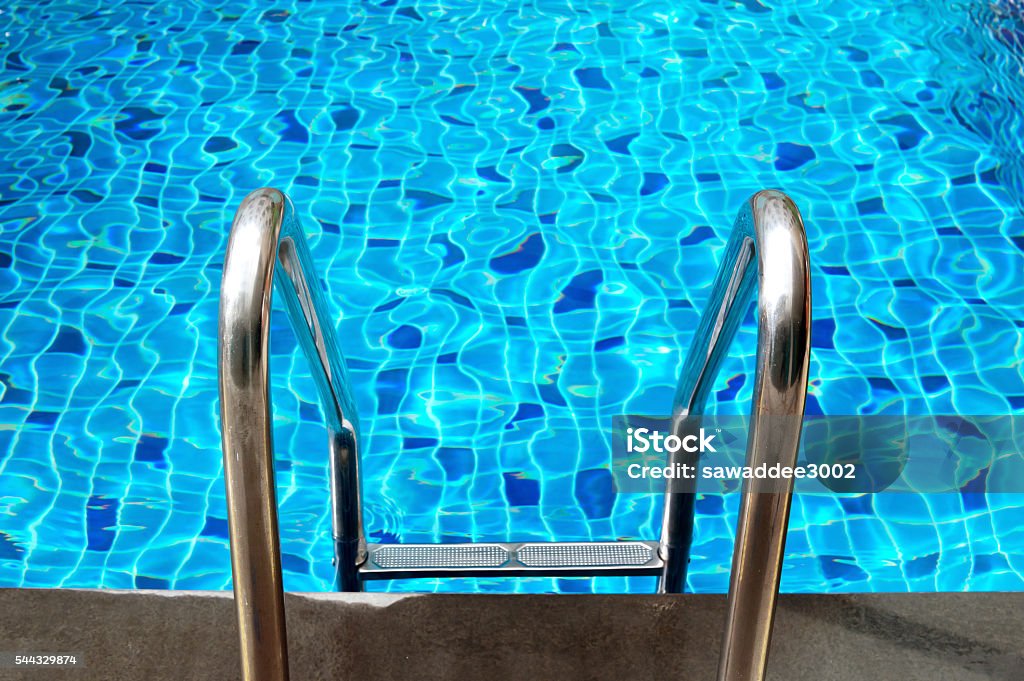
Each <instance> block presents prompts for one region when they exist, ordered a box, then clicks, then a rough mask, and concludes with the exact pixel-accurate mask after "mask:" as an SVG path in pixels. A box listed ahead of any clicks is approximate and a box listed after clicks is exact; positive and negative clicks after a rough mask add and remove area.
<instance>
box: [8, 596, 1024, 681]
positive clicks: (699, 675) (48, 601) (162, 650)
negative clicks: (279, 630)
mask: <svg viewBox="0 0 1024 681" xmlns="http://www.w3.org/2000/svg"><path fill="white" fill-rule="evenodd" d="M287 610H288V627H289V630H288V635H289V646H290V656H291V670H292V679H293V681H308V680H313V679H317V680H319V679H325V680H326V679H332V680H345V679H352V680H356V679H358V680H359V681H376V680H378V679H379V680H388V681H404V680H406V679H409V680H416V681H433V680H436V681H450V680H454V679H458V680H460V681H476V680H483V679H487V680H503V679H524V680H525V679H529V680H531V681H584V680H586V681H604V680H612V679H615V680H625V679H630V680H632V679H644V680H645V681H647V680H649V681H659V680H661V679H664V680H665V681H668V680H670V679H671V680H672V681H697V680H700V681H713V680H714V678H715V676H714V675H715V668H716V664H717V658H718V649H719V638H720V635H721V628H722V624H723V620H724V610H725V598H724V597H722V596H698V595H684V596H667V597H659V596H579V595H571V596H570V595H566V596H492V595H421V596H404V597H403V596H400V595H385V594H347V595H342V594H289V595H288V597H287ZM1022 633H1024V594H912V595H910V594H897V595H890V594H884V595H881V594H873V595H839V596H837V595H828V596H826V595H810V596H802V595H801V596H797V595H784V596H783V597H782V600H781V604H780V609H779V615H778V619H777V624H776V631H775V637H774V639H773V648H772V657H771V662H770V672H769V679H770V680H771V681H800V680H803V679H809V680H810V679H813V680H814V681H868V680H870V681H887V680H892V681H919V680H920V681H924V680H927V681H976V680H981V679H990V680H994V681H1022V680H1024V635H1022ZM4 651H6V652H53V653H59V652H74V653H78V654H80V655H81V656H82V658H83V661H84V667H82V668H75V669H66V670H60V671H56V670H53V669H46V670H41V669H28V670H22V669H12V668H5V669H0V679H3V680H4V681H6V680H8V679H10V680H18V681H20V680H22V679H24V680H28V681H50V680H51V679H52V680H54V681H62V680H63V679H74V680H75V681H93V680H95V681H109V680H112V679H113V680H121V679H124V680H134V679H140V680H145V681H162V680H164V679H167V680H171V679H173V680H174V681H181V680H184V679H217V680H218V681H220V680H234V679H238V678H239V662H238V652H237V642H236V629H235V624H234V610H233V604H232V602H231V598H230V594H227V593H218V592H160V591H148V592H147V591H80V590H50V589H47V590H32V589H6V590H0V652H4Z"/></svg>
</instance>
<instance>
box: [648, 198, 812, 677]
mask: <svg viewBox="0 0 1024 681" xmlns="http://www.w3.org/2000/svg"><path fill="white" fill-rule="evenodd" d="M755 263H756V267H755ZM755 274H756V278H755ZM755 282H756V284H757V291H758V296H757V367H756V378H755V383H754V395H753V405H752V407H751V418H750V432H749V434H748V436H747V465H748V466H755V467H756V466H758V465H760V464H762V463H767V464H768V465H772V464H774V463H776V462H778V463H781V464H782V465H783V466H794V465H796V459H797V450H798V449H799V444H800V429H801V426H802V423H803V414H804V403H805V401H806V397H807V366H808V360H809V358H810V347H811V346H810V333H811V285H810V266H809V262H808V255H807V236H806V234H805V233H804V225H803V220H802V219H801V217H800V211H799V210H797V207H796V205H795V204H794V203H793V201H792V200H791V199H790V198H789V197H788V196H786V195H785V194H783V193H782V192H779V191H773V190H768V191H761V192H758V193H756V194H754V195H753V196H752V197H751V198H750V200H749V201H747V202H746V204H744V206H743V208H742V209H741V210H740V213H739V215H738V216H737V218H736V223H735V225H734V227H733V231H732V236H731V237H730V238H729V242H728V244H727V245H726V247H725V254H724V255H723V257H722V262H721V264H720V265H719V268H718V275H717V276H716V277H715V281H714V284H713V285H712V290H711V298H710V299H709V301H708V304H707V307H706V308H705V310H704V314H703V316H702V317H701V320H700V324H699V325H698V327H697V331H696V333H695V335H694V342H693V344H692V345H691V347H690V351H689V354H688V355H687V356H686V360H685V362H684V363H683V372H682V375H681V376H680V379H679V385H678V388H677V390H676V395H675V400H674V403H673V407H672V417H673V429H674V431H675V432H676V433H677V434H680V436H682V433H684V432H685V433H688V432H691V431H692V430H693V429H694V428H695V426H696V424H698V423H699V420H700V418H701V416H702V415H703V414H704V408H705V405H706V404H707V399H708V395H709V394H710V391H711V388H712V386H713V384H714V381H715V378H716V376H717V375H718V371H719V369H720V368H721V365H722V360H723V359H724V358H725V356H726V354H727V352H728V350H729V346H730V344H731V342H732V340H733V338H734V336H735V335H736V330H737V329H738V328H739V326H740V322H741V321H742V319H743V316H744V314H745V313H746V311H747V305H748V303H749V301H750V296H751V294H752V293H753V291H754V288H755ZM680 463H685V462H684V461H680ZM689 463H690V464H692V463H693V462H692V461H689ZM676 489H677V490H678V488H676ZM769 489H770V491H769ZM792 489H793V481H792V479H790V480H788V481H783V482H780V481H777V480H773V481H771V484H770V486H769V485H766V484H764V482H762V481H758V480H756V479H755V480H748V481H745V484H744V490H743V497H742V501H741V503H740V512H739V524H738V527H737V531H736V543H735V549H734V553H733V561H732V572H731V575H730V579H729V605H728V615H727V620H726V628H725V637H724V641H723V645H722V653H721V660H720V663H719V671H718V678H719V681H760V680H761V679H764V674H765V669H766V667H767V660H768V644H769V641H770V638H771V631H772V625H773V622H774V617H775V603H776V599H777V596H778V591H779V582H780V578H781V574H782V559H783V555H784V550H785V543H786V529H787V524H788V521H789V509H790V505H791V501H792ZM694 496H695V495H694V494H693V489H692V483H691V488H690V490H689V491H682V492H680V491H668V492H666V494H665V511H664V515H663V524H662V534H661V553H662V558H663V559H664V561H665V566H664V568H663V571H662V575H661V577H660V579H659V584H658V590H659V591H660V592H662V593H666V592H667V593H681V592H682V591H683V587H684V585H685V582H686V568H687V562H688V560H689V550H690V542H691V539H692V534H693V511H694Z"/></svg>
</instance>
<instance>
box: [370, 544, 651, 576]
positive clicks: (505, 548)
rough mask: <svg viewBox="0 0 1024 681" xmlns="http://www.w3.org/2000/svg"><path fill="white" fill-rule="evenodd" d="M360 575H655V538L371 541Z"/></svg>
mask: <svg viewBox="0 0 1024 681" xmlns="http://www.w3.org/2000/svg"><path fill="white" fill-rule="evenodd" d="M367 548H368V551H369V555H368V557H367V559H366V562H365V563H363V565H362V566H361V567H360V568H359V573H360V576H361V577H362V578H363V579H402V578H408V577H472V576H493V577H522V576H526V577H529V576H543V575H553V576H561V577H566V576H599V575H604V576H612V575H656V574H658V572H659V570H660V569H661V567H662V560H661V558H660V557H659V556H658V543H657V542H648V541H618V542H555V543H551V542H548V543H544V542H518V543H516V542H513V543H491V544H371V545H370V546H369V547H367Z"/></svg>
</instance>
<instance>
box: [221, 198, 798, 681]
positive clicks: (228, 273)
mask: <svg viewBox="0 0 1024 681" xmlns="http://www.w3.org/2000/svg"><path fill="white" fill-rule="evenodd" d="M278 268H280V270H283V276H280V275H281V272H280V271H279V270H278ZM274 283H277V284H278V286H279V289H280V295H281V297H282V298H283V300H284V304H285V308H286V311H287V314H288V318H289V320H290V322H291V325H292V327H293V328H294V331H295V334H296V337H297V338H298V339H299V344H300V345H301V346H302V349H303V351H304V353H305V355H306V358H307V359H308V360H309V362H310V364H311V365H312V369H313V376H314V380H315V382H316V386H317V390H318V392H319V394H320V399H321V402H322V406H323V412H324V417H325V419H326V425H327V431H328V444H329V449H330V495H331V516H332V522H333V537H334V554H335V566H336V574H337V585H336V586H337V588H338V589H340V590H342V591H359V590H361V588H362V585H363V583H364V582H365V581H366V580H370V579H401V578H408V577H438V576H442V577H443V576H448V577H456V576H458V577H465V576H540V575H550V576H569V575H587V576H599V575H654V576H657V577H658V591H659V592H660V593H681V592H682V591H683V587H684V585H685V582H686V571H687V564H688V562H689V550H690V543H691V539H692V536H693V516H694V501H695V497H696V495H695V494H694V492H693V490H692V489H690V490H689V491H671V492H669V491H666V494H665V507H664V517H663V522H662V532H661V537H660V539H659V540H658V541H608V542H570V543H564V542H556V543H541V542H511V543H510V542H490V543H480V544H436V545H434V544H373V543H368V542H367V541H366V537H365V535H364V532H363V523H362V511H361V502H360V478H359V446H360V437H359V424H358V420H357V418H356V416H355V414H356V412H355V406H354V401H353V399H352V395H351V392H350V383H349V381H348V378H347V376H346V372H345V363H344V360H343V359H342V354H341V351H340V348H339V345H338V341H337V338H336V336H335V332H334V321H333V318H332V317H331V316H330V315H328V314H327V312H326V310H327V306H326V302H325V300H324V294H323V292H322V290H321V286H320V284H319V281H318V279H317V278H316V275H315V270H314V268H313V262H312V258H311V256H310V253H309V249H308V247H307V245H306V241H305V237H304V235H303V233H302V231H301V229H300V227H299V223H298V220H297V217H296V214H295V209H294V207H293V206H292V203H291V201H290V200H289V199H288V198H287V197H286V196H285V195H284V194H282V193H281V192H279V191H276V190H274V189H259V190H256V191H254V192H253V193H251V194H249V196H247V197H246V198H245V200H244V201H243V202H242V205H241V206H240V207H239V209H238V212H237V213H236V215H235V220H234V224H233V225H232V228H231V236H230V241H229V243H228V250H227V255H226V258H225V262H224V275H223V280H222V284H221V293H220V336H219V348H218V373H219V388H220V413H221V422H222V423H221V425H222V443H223V453H224V475H225V479H226V482H227V503H228V523H229V526H230V534H231V567H232V574H233V578H234V591H235V607H236V609H237V617H238V628H239V636H240V644H241V656H242V678H243V679H244V680H245V681H285V680H286V679H287V678H288V650H287V639H286V634H285V615H284V592H283V588H282V580H281V551H280V540H279V536H278V522H277V504H276V499H275V491H274V452H273V433H272V416H271V405H270V396H269V390H268V388H269V381H270V377H269V371H268V356H269V347H270V346H269V333H270V309H271V291H272V288H273V285H274ZM755 288H756V289H757V291H758V295H757V320H758V332H757V365H756V377H755V383H754V390H753V405H752V408H751V419H750V432H749V433H748V438H747V463H748V464H749V465H751V466H756V465H759V464H761V463H767V464H769V465H771V464H773V463H776V462H779V463H781V464H782V465H784V466H792V465H794V464H795V463H796V458H797V449H798V446H799V440H800V429H801V425H802V421H803V413H804V402H805V398H806V394H807V365H808V357H809V353H810V327H811V289H810V281H809V265H808V256H807V239H806V236H805V234H804V227H803V221H802V219H801V217H800V212H799V211H798V210H797V208H796V206H795V205H794V203H793V201H792V200H791V199H790V198H789V197H788V196H786V195H785V194H783V193H781V192H778V191H773V190H767V191H761V192H758V193H756V194H754V195H753V196H752V197H751V198H750V199H749V200H748V201H747V202H745V203H744V205H743V208H742V209H741V210H740V212H739V215H738V217H737V218H736V222H735V225H734V227H733V231H732V235H731V237H730V239H729V242H728V244H727V245H726V249H725V254H724V256H723V259H722V263H721V265H720V266H719V269H718V274H717V276H716V277H715V281H714V284H713V285H712V289H711V297H710V299H709V301H708V305H707V307H706V308H705V311H704V314H703V316H702V317H701V320H700V323H699V325H698V327H697V330H696V333H695V335H694V343H693V345H692V347H691V348H690V350H689V353H688V354H687V356H686V360H685V362H684V365H683V371H682V375H681V377H680V379H679V384H678V389H677V390H676V394H675V399H674V404H673V406H672V417H673V429H674V431H675V432H676V433H677V434H680V435H681V434H684V433H689V432H692V431H693V430H694V429H695V428H696V427H697V425H698V424H699V422H700V418H701V415H702V414H703V413H704V409H705V405H706V403H707V398H708V395H709V393H710V390H711V388H712V386H713V384H714V381H715V377H716V375H717V374H718V371H719V369H720V367H721V364H722V360H723V359H724V357H725V356H726V353H727V352H728V349H729V345H730V344H731V342H732V339H733V337H734V336H735V334H736V330H737V329H738V328H739V325H740V322H741V321H742V318H743V315H744V313H745V312H746V309H747V304H748V302H749V301H750V298H751V295H752V293H753V292H754V290H755ZM778 417H788V418H782V419H780V418H778ZM771 482H772V483H773V487H772V488H771V489H770V490H769V489H768V487H764V488H761V483H759V482H758V481H757V480H747V481H745V483H744V484H745V486H746V487H745V489H744V492H745V493H744V494H743V496H742V501H741V504H740V511H739V525H738V527H737V532H736V543H735V549H734V553H733V561H732V572H731V576H730V581H729V601H728V610H727V619H726V625H725V635H724V640H723V645H722V651H721V658H720V663H719V672H718V679H719V681H761V680H762V679H764V675H765V669H766V665H767V659H768V648H769V641H770V637H771V630H772V623H773V620H774V615H775V602H776V599H777V596H778V591H779V580H780V577H781V571H782V559H783V551H784V548H785V540H786V528H787V523H788V519H789V510H790V503H791V496H792V481H789V484H788V486H786V488H785V489H784V490H783V491H779V487H778V481H771ZM759 488H760V489H759Z"/></svg>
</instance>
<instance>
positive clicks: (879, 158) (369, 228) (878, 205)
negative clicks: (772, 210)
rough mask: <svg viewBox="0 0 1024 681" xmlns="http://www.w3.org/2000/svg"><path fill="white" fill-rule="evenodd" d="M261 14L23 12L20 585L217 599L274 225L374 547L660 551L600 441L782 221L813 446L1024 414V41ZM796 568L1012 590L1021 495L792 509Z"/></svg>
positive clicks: (769, 0)
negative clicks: (570, 546)
mask: <svg viewBox="0 0 1024 681" xmlns="http://www.w3.org/2000/svg"><path fill="white" fill-rule="evenodd" d="M252 4H253V3H248V2H217V3H213V2H165V1H162V0H156V1H151V2H142V1H139V0H133V1H129V0H124V1H121V2H98V1H94V2H85V1H78V2H46V1H35V2H31V3H25V4H23V5H19V4H15V5H14V6H10V4H8V6H5V7H4V9H3V13H2V14H0V65H2V69H3V71H2V75H0V382H2V388H0V389H2V391H3V393H2V402H0V586H47V587H49V586H66V587H72V586H74V587H98V586H102V587H113V588H132V587H156V588H176V589H192V588H201V589H206V588H212V589H223V588H227V587H229V585H230V568H229V562H228V542H227V525H226V520H225V518H226V510H225V501H224V486H223V475H222V467H221V462H220V450H219V445H220V440H219V438H220V435H219V430H218V428H219V426H218V416H217V384H216V375H217V372H216V363H215V349H216V333H217V323H216V315H217V292H218V286H219V280H220V275H221V263H222V261H223V257H224V248H225V245H226V238H227V230H228V226H229V224H230V220H231V216H232V214H233V212H234V209H235V208H236V207H237V205H238V204H239V202H240V201H241V199H242V197H243V196H244V195H245V194H246V193H247V192H248V191H250V190H251V189H254V188H256V187H259V186H264V185H271V186H274V187H277V188H280V189H282V190H284V191H286V192H288V193H289V194H290V195H291V196H292V197H293V198H294V201H295V204H296V206H297V207H298V209H299V212H300V214H301V215H302V219H303V220H304V226H305V229H306V230H307V232H308V234H309V235H310V238H311V240H312V250H313V253H314V256H315V259H316V261H317V265H318V266H319V267H320V271H321V275H322V276H323V277H324V279H325V284H326V287H327V290H328V292H329V299H330V301H331V304H332V306H333V309H334V310H335V311H336V312H337V315H338V318H337V325H338V330H339V334H340V338H341V342H342V346H343V347H344V349H345V352H346V355H347V359H348V362H349V368H350V374H351V377H352V380H353V383H354V392H355V395H356V398H357V401H358V404H359V408H360V411H361V422H362V429H363V433H364V436H365V452H366V454H365V458H364V460H363V471H364V474H365V481H364V488H365V497H366V510H365V514H366V524H367V530H368V532H369V533H370V534H371V536H372V537H374V538H375V539H376V540H379V541H395V540H400V541H405V542H433V541H445V542H452V541H464V540H467V539H475V540H525V539H541V540H548V539H558V540H581V539H609V538H634V537H641V538H655V537H656V536H657V532H658V525H659V514H660V501H661V500H660V499H659V498H657V497H648V496H642V495H616V494H615V490H614V487H613V484H612V478H611V474H610V472H609V469H608V466H609V464H610V450H609V445H608V442H607V438H606V434H605V431H606V429H607V428H608V427H609V425H610V421H611V417H612V416H613V415H615V414H621V413H664V412H665V411H666V410H667V409H668V406H669V404H670V401H671V395H672V391H673V387H674V384H675V379H676V376H677V374H678V371H679V368H680V365H681V360H682V355H683V353H684V350H685V348H687V347H688V346H689V344H690V341H691V336H692V331H693V328H694V326H695V324H696V321H697V318H698V315H699V310H700V309H701V307H702V305H703V302H704V299H705V296H706V294H707V287H708V284H709V283H710V281H711V279H712V277H713V276H714V271H715V265H716V263H717V259H718V257H719V254H720V253H721V249H722V246H723V244H724V240H725V238H726V236H727V235H728V231H729V229H730V227H731V224H732V220H733V217H734V216H735V213H736V211H737V210H738V209H739V207H740V205H741V203H742V202H743V200H744V199H745V198H746V197H747V196H748V195H749V194H751V193H752V192H753V191H756V190H758V189H761V188H763V187H778V188H782V189H784V190H785V191H786V192H788V193H789V194H790V195H792V196H793V197H794V199H795V200H796V202H797V204H798V205H799V206H800V207H801V209H802V211H803V214H804V218H805V221H806V224H807V229H808V238H809V241H810V250H811V255H812V259H813V269H812V277H813V290H814V318H815V322H814V328H813V345H814V348H813V356H812V360H811V377H812V386H811V392H812V396H811V398H810V401H809V407H808V408H809V410H810V411H811V412H812V413H826V414H848V413H881V412H890V413H891V412H897V413H898V412H901V411H902V412H906V413H912V414H924V413H940V414H941V413H951V412H966V413H973V414H1004V413H1019V412H1020V411H1021V410H1024V373H1022V358H1024V343H1022V338H1021V328H1022V326H1024V308H1022V306H1021V300H1022V296H1024V252H1022V249H1024V217H1022V213H1021V210H1022V206H1024V170H1022V163H1024V162H1022V160H1021V159H1022V158H1024V154H1022V153H1021V148H1020V145H1021V141H1020V140H1021V139H1024V136H1022V133H1024V125H1022V121H1024V117H1022V112H1021V108H1020V107H1021V102H1024V84H1022V83H1024V80H1022V76H1021V64H1022V54H1024V39H1022V37H1021V36H1022V35H1024V33H1022V31H1024V19H1022V18H1021V14H1020V6H1019V5H1018V4H1016V3H1012V2H1003V3H989V2H982V1H980V0H978V1H976V2H974V1H972V2H967V3H954V2H951V1H950V2H946V1H942V2H939V1H936V2H931V3H902V2H901V3H891V2H888V1H887V0H858V1H857V2H849V1H840V0H835V1H828V0H824V1H817V0H787V1H783V0H778V1H774V0H743V1H742V2H732V1H727V0H717V1H715V0H712V1H707V0H705V1H701V2H696V1H692V2H691V1H687V2H666V1H653V0H652V1H648V0H638V1H636V2H630V3H616V2H611V1H606V2H601V1H599V0H577V1H575V2H568V1H550V2H547V1H545V2H527V3H522V6H520V4H519V3H508V4H505V3H497V2H490V1H478V0H472V1H470V0H466V1H464V2H454V1H452V2H445V3H444V4H443V5H442V4H438V3H429V2H411V1H409V0H386V1H384V2H342V1H338V0H332V1H326V0H315V1H300V0H285V1H283V2H275V3H270V4H267V5H265V6H261V8H260V9H253V8H252V7H251V5H252ZM1015 8H1016V9H1015ZM273 322H274V326H273V332H272V336H273V343H272V348H271V351H272V371H273V374H274V389H273V399H274V405H275V426H276V438H277V440H276V442H277V450H278V474H279V476H278V482H279V501H280V509H281V511H280V512H281V528H282V533H283V551H284V568H285V585H286V588H288V589H293V590H320V589H324V588H326V587H327V584H328V580H329V577H330V574H331V567H330V551H331V549H330V541H329V531H330V529H329V521H328V518H327V515H326V511H327V482H326V460H325V455H326V450H325V446H324V441H323V433H322V430H321V427H320V425H319V423H320V415H319V410H318V407H317V406H316V395H315V391H314V386H313V385H312V383H311V380H310V378H309V372H308V370H307V368H306V367H305V365H304V362H303V360H302V358H301V357H300V356H299V354H298V352H297V351H296V349H295V346H294V342H293V339H292V336H291V333H290V331H289V329H288V325H287V323H286V320H285V319H284V317H283V314H282V313H277V314H276V316H275V317H274V320H273ZM753 348H754V329H753V327H752V326H750V325H749V324H748V325H746V326H744V327H743V328H742V329H741V331H740V333H739V337H738V340H737V344H736V347H735V350H734V352H733V355H732V356H731V357H730V358H729V359H728V360H727V362H726V364H725V367H724V370H723V372H722V377H721V380H720V384H719V385H718V386H717V392H716V393H715V395H714V396H713V401H714V403H715V404H714V409H715V410H716V411H718V412H719V413H742V412H745V411H746V409H747V405H748V404H749V399H750V391H751V387H752V386H751V370H752V363H753ZM737 502H738V498H737V497H736V495H732V496H730V497H727V498H721V497H713V496H709V497H706V498H703V499H701V500H700V501H699V502H698V505H697V508H698V513H699V517H698V520H697V528H696V532H697V534H696V539H695V541H696V545H695V547H694V552H693V563H692V570H691V575H690V584H689V586H690V588H691V589H693V590H696V591H724V590H725V588H726V583H727V575H728V568H729V555H730V551H731V546H732V532H733V527H734V526H735V514H736V505H737ZM785 565H786V566H785V572H784V583H783V588H784V589H785V590H788V591H804V592H806V591H906V590H913V591H934V590H964V589H966V590H1005V589H1010V590H1019V589H1021V588H1024V495H1005V494H1004V495H988V496H985V495H979V494H973V493H968V492H965V493H962V494H955V493H953V494H937V495H931V496H914V495H906V494H900V495H897V494H889V495H884V494H883V495H876V496H864V497H851V498H835V497H824V496H820V497H799V498H797V499H796V500H795V502H794V509H793V516H792V521H791V531H790V535H789V541H788V545H787V556H786V564H785ZM652 586H653V585H652V584H651V582H650V581H649V580H645V579H625V578H615V579H611V578H608V579H603V580H599V581H595V580H587V579H565V580H551V579H543V580H540V579H538V580H532V581H528V580H505V581H487V580H472V581H469V580H437V581H420V582H412V583H409V582H406V583H395V584H393V585H390V586H386V585H375V586H374V587H373V588H378V589H379V588H391V589H416V590H438V591H443V590H472V589H475V590H488V591H554V590H558V591H594V590H598V591H645V590H649V589H651V588H652Z"/></svg>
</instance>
